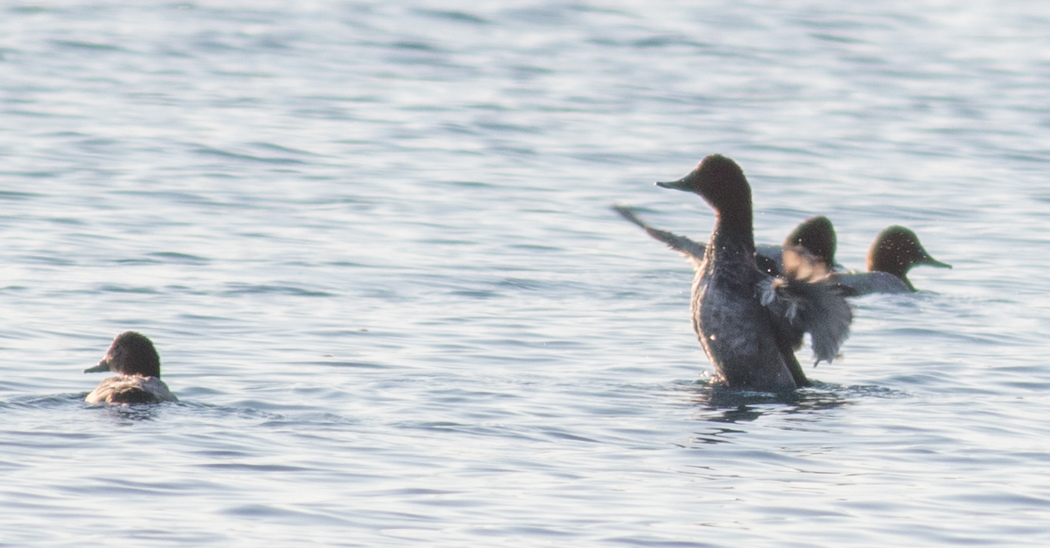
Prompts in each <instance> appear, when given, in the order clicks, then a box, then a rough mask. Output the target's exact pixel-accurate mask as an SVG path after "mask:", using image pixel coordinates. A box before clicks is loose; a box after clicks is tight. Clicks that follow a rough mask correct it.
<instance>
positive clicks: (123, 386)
mask: <svg viewBox="0 0 1050 548" xmlns="http://www.w3.org/2000/svg"><path fill="white" fill-rule="evenodd" d="M101 371H112V372H114V373H117V376H114V377H109V378H108V379H105V380H104V381H102V382H101V383H99V385H98V387H97V388H95V390H94V391H92V392H91V393H90V394H88V395H87V397H86V398H84V401H86V402H88V403H115V404H129V403H160V402H165V401H178V399H177V398H176V397H175V395H174V394H172V393H171V391H170V390H168V385H166V384H164V381H162V380H160V355H159V354H157V349H156V348H154V347H153V342H152V341H150V340H149V339H148V338H147V337H146V336H145V335H143V334H141V333H137V332H135V331H127V332H124V333H121V334H120V335H117V338H115V339H113V344H111V345H110V347H109V351H107V352H106V356H105V357H104V358H102V361H100V362H98V365H96V366H94V367H90V368H88V369H85V370H84V372H85V373H97V372H101Z"/></svg>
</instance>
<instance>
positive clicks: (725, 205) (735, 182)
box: [656, 154, 752, 234]
mask: <svg viewBox="0 0 1050 548" xmlns="http://www.w3.org/2000/svg"><path fill="white" fill-rule="evenodd" d="M656 184H657V185H659V186H662V187H664V188H674V189H678V190H685V191H687V192H695V193H696V194H699V195H700V196H702V197H703V198H704V200H705V201H707V203H708V204H710V205H711V207H712V208H713V209H714V210H715V213H716V214H718V218H719V223H720V224H722V225H723V226H727V227H731V228H737V229H740V230H741V231H745V232H746V233H747V234H750V233H751V221H752V218H751V216H752V213H751V185H749V184H748V183H747V178H746V177H744V170H742V169H740V166H739V165H737V163H736V162H734V161H733V160H731V159H729V158H726V157H725V156H722V155H721V154H711V155H710V156H707V157H705V158H704V159H703V160H701V161H700V164H698V165H697V166H696V169H694V170H693V171H691V172H690V173H689V174H688V175H686V176H685V177H682V178H681V179H678V180H677V181H670V182H658V183H656ZM745 229H746V230H745Z"/></svg>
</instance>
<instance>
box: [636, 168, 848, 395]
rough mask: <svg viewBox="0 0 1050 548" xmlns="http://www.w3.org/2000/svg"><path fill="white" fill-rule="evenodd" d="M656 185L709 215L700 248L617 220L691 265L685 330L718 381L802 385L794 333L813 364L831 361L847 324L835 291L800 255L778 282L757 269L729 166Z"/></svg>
mask: <svg viewBox="0 0 1050 548" xmlns="http://www.w3.org/2000/svg"><path fill="white" fill-rule="evenodd" d="M657 184H658V185H660V186H663V187H666V188H674V189H678V190H685V191H689V192H694V193H697V194H699V195H700V196H702V197H703V198H704V200H706V201H707V202H708V204H710V205H711V207H712V208H713V209H714V210H715V213H716V222H715V229H714V231H713V232H712V234H711V239H710V241H709V242H708V244H707V245H706V246H703V245H699V244H696V245H692V244H690V243H689V242H691V240H688V239H687V238H686V239H680V237H675V238H671V239H664V238H661V237H660V235H661V234H663V235H666V234H670V233H664V232H663V231H655V229H653V230H652V231H650V229H649V228H647V227H645V225H644V224H643V223H641V222H640V221H639V220H637V218H636V217H634V219H631V218H632V216H633V214H631V213H630V212H629V210H628V211H627V214H625V217H627V218H628V219H631V220H632V221H633V222H636V223H637V224H639V225H640V226H643V228H646V229H647V231H650V235H653V236H654V237H656V238H657V239H661V240H662V241H665V242H667V243H668V245H671V246H672V247H673V248H675V249H677V250H678V251H680V252H682V253H683V254H684V255H686V257H687V258H689V259H690V261H691V262H692V263H693V265H694V268H695V270H696V277H695V278H694V281H693V289H692V298H691V307H690V308H691V315H692V320H693V330H694V331H695V332H696V334H697V337H698V338H699V339H700V343H701V345H702V346H703V348H704V351H705V352H706V353H707V356H708V358H709V359H710V360H711V363H712V364H713V365H714V366H715V369H716V372H717V374H718V376H719V377H721V378H722V379H724V380H725V382H726V383H727V384H728V385H729V386H731V387H736V388H746V389H752V390H762V391H774V392H780V391H786V390H792V389H794V388H796V387H799V386H806V385H808V384H809V381H808V380H807V379H806V376H805V374H804V373H803V372H802V368H801V366H800V365H799V363H798V360H796V359H795V355H794V348H795V347H796V346H797V345H798V343H799V342H800V341H801V336H802V333H803V332H809V333H811V335H812V336H813V339H814V343H815V346H814V351H815V352H816V354H817V359H818V360H827V361H831V360H832V359H833V358H834V357H835V355H836V354H837V353H838V349H839V347H840V346H841V344H842V342H843V341H844V340H845V338H846V337H847V336H848V333H849V323H850V320H851V319H852V314H851V312H850V309H849V306H848V305H847V304H846V302H845V300H844V299H843V298H842V296H841V294H840V289H839V288H838V287H837V286H836V285H835V284H832V283H828V282H827V281H826V272H825V270H824V268H823V267H822V266H821V265H820V264H819V263H818V262H816V261H813V260H812V258H810V257H809V254H808V253H806V252H804V251H801V250H800V251H798V252H793V253H792V258H791V266H790V267H787V266H785V271H786V273H787V275H785V276H783V277H777V278H774V277H772V276H770V275H769V274H767V273H766V272H764V271H763V270H760V269H759V268H758V265H757V263H756V261H755V244H754V234H753V231H752V207H751V187H750V185H749V184H748V182H747V179H746V178H745V177H744V173H743V171H742V170H741V169H740V167H739V166H738V165H737V164H736V162H733V161H732V160H730V159H729V158H726V157H724V156H720V155H711V156H708V157H706V158H704V160H703V161H701V162H700V165H698V166H697V168H696V169H695V170H693V172H691V173H690V174H689V175H687V176H686V177H684V178H682V179H680V180H678V181H673V182H670V183H657ZM621 213H622V214H623V213H624V211H622V210H621ZM672 236H673V235H672ZM786 262H788V261H785V263H786Z"/></svg>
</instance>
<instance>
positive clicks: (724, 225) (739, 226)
mask: <svg viewBox="0 0 1050 548" xmlns="http://www.w3.org/2000/svg"><path fill="white" fill-rule="evenodd" d="M715 232H716V234H718V235H721V236H722V237H723V238H732V239H733V241H734V242H735V243H736V244H737V245H740V246H743V247H745V248H746V249H747V250H748V251H750V252H751V253H754V252H755V233H754V231H753V229H752V215H751V209H750V208H748V209H747V211H741V210H737V211H734V212H732V213H729V212H725V211H721V212H719V213H718V216H717V221H716V222H715Z"/></svg>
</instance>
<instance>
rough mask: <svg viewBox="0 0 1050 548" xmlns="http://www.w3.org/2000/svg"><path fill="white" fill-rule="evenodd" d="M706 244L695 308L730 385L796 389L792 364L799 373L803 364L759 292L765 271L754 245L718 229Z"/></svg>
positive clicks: (708, 347)
mask: <svg viewBox="0 0 1050 548" xmlns="http://www.w3.org/2000/svg"><path fill="white" fill-rule="evenodd" d="M707 249H708V251H709V253H707V254H706V257H705V258H704V261H703V262H702V263H701V264H700V267H699V268H698V269H697V271H696V278H695V279H694V280H693V292H692V303H691V312H692V318H693V329H694V331H696V335H697V338H699V339H700V344H701V346H703V348H704V352H705V353H706V354H707V357H708V359H709V360H711V363H712V364H713V365H714V366H715V370H716V371H717V372H718V374H719V375H720V376H721V377H723V378H724V379H725V380H726V382H727V383H729V385H730V386H733V387H738V388H746V389H751V390H761V391H770V392H782V391H786V390H793V389H795V388H796V387H797V384H796V382H795V379H794V377H793V376H792V372H791V368H792V367H794V368H797V369H798V372H799V374H800V373H801V368H799V366H798V362H797V361H796V360H795V358H794V353H793V352H792V350H791V348H790V342H788V341H778V335H777V329H776V326H775V325H774V322H773V318H772V317H771V314H770V312H769V310H768V309H767V308H766V307H764V306H763V305H762V304H761V303H760V302H759V299H758V297H757V295H756V291H755V287H756V285H757V283H758V281H759V277H763V276H765V275H764V274H763V273H762V272H760V271H759V270H758V269H757V267H756V266H755V261H754V248H753V247H752V244H750V242H749V241H748V240H747V239H746V238H743V237H739V236H737V235H735V234H732V233H725V232H723V231H720V230H717V229H716V231H715V233H714V234H712V237H711V242H710V243H709V244H708V247H707ZM711 250H714V253H710V251H711ZM785 344H787V354H786V355H785V352H784V350H785V346H784V345H785ZM789 362H791V363H789ZM802 379H803V380H804V379H805V377H804V376H803V377H802Z"/></svg>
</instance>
